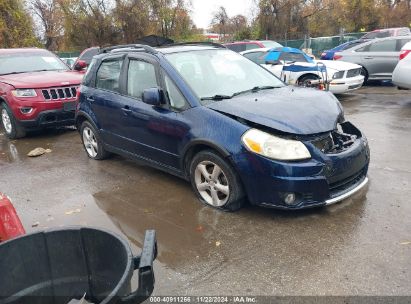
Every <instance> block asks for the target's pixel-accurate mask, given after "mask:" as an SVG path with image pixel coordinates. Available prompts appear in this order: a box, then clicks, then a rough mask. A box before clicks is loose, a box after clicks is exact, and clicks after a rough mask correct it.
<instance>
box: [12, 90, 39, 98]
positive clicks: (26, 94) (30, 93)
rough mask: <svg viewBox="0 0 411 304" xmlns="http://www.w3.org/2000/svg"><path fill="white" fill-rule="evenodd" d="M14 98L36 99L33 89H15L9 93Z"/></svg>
mask: <svg viewBox="0 0 411 304" xmlns="http://www.w3.org/2000/svg"><path fill="white" fill-rule="evenodd" d="M11 93H12V94H13V96H15V97H36V96H37V94H36V91H35V90H33V89H17V90H13V91H11Z"/></svg>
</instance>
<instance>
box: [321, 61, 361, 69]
mask: <svg viewBox="0 0 411 304" xmlns="http://www.w3.org/2000/svg"><path fill="white" fill-rule="evenodd" d="M315 62H321V63H323V64H324V65H325V66H326V67H327V69H333V70H337V71H345V70H352V69H359V68H361V66H359V65H358V64H355V63H351V62H345V61H335V60H316V61H315Z"/></svg>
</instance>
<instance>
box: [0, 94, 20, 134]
mask: <svg viewBox="0 0 411 304" xmlns="http://www.w3.org/2000/svg"><path fill="white" fill-rule="evenodd" d="M3 111H6V112H7V115H8V118H9V119H10V124H11V130H7V128H6V126H5V124H4V121H3V117H2V115H3ZM0 120H1V125H2V126H3V129H4V131H5V133H6V136H7V137H8V138H10V139H17V138H22V137H24V136H26V130H25V129H24V128H23V127H22V126H21V125H20V123H19V122H18V121H17V119H16V118H15V117H14V115H13V112H12V111H11V110H10V108H9V106H8V105H7V104H6V103H5V102H3V103H1V104H0Z"/></svg>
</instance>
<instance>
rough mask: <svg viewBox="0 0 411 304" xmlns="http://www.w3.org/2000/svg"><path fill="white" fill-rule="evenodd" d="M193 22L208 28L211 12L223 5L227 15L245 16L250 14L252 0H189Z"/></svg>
mask: <svg viewBox="0 0 411 304" xmlns="http://www.w3.org/2000/svg"><path fill="white" fill-rule="evenodd" d="M191 3H192V4H193V6H192V12H191V16H192V18H193V21H194V24H195V25H196V26H197V27H198V28H208V27H209V26H210V22H211V19H212V15H213V12H215V11H217V9H218V8H219V7H220V6H224V7H225V9H226V11H227V14H228V17H233V16H235V15H238V14H241V15H244V16H246V17H248V18H249V17H251V16H252V8H253V7H254V5H253V0H191Z"/></svg>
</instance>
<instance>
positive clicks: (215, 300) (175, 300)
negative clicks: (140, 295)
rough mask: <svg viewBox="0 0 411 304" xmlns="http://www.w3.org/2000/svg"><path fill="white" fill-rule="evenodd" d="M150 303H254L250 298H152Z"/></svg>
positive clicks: (254, 299)
mask: <svg viewBox="0 0 411 304" xmlns="http://www.w3.org/2000/svg"><path fill="white" fill-rule="evenodd" d="M149 301H150V303H256V302H257V301H256V297H250V296H230V297H228V296H153V297H150V299H149Z"/></svg>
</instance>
